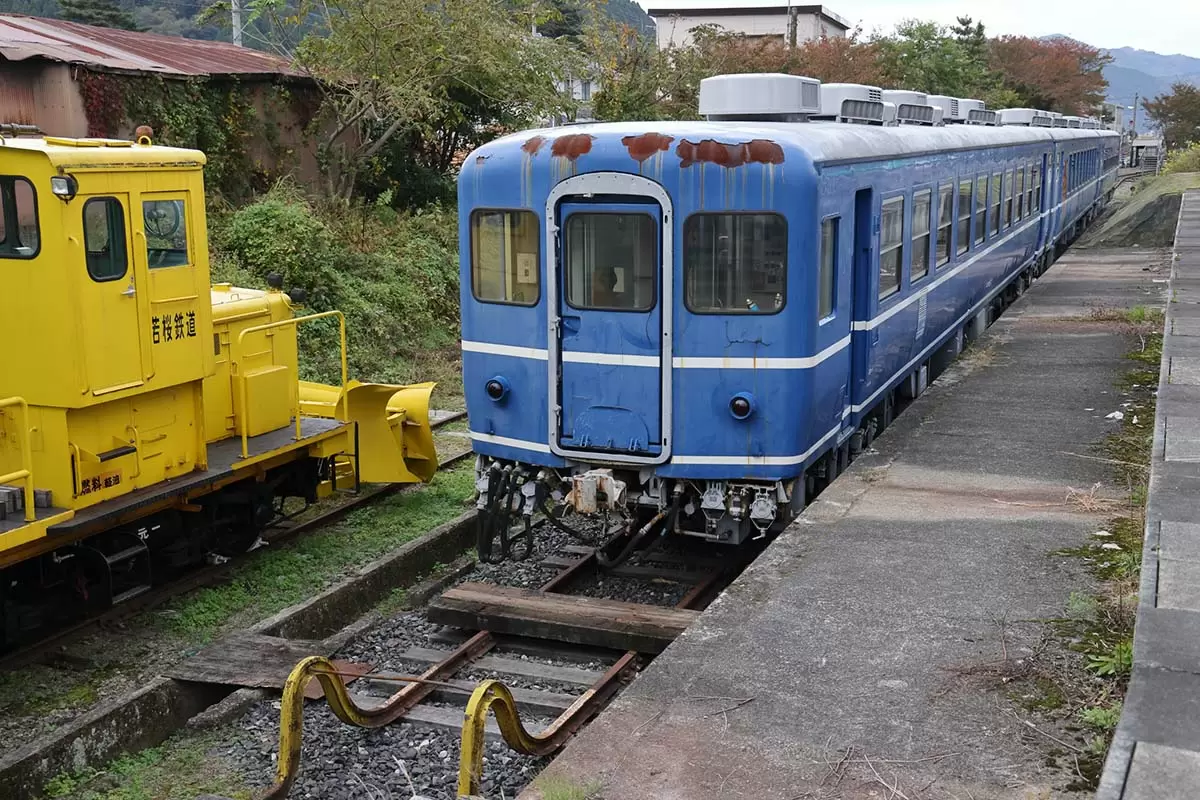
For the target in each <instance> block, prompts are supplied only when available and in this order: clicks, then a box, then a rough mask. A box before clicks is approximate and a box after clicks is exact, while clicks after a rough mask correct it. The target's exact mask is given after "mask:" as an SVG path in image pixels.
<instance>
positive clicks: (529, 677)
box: [257, 545, 753, 800]
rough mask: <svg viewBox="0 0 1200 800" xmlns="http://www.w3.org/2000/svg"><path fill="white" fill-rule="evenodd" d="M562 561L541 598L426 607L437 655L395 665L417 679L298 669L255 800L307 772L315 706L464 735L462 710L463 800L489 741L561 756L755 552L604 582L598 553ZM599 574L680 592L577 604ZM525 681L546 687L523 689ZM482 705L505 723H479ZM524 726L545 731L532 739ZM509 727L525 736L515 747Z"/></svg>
mask: <svg viewBox="0 0 1200 800" xmlns="http://www.w3.org/2000/svg"><path fill="white" fill-rule="evenodd" d="M606 547H607V546H606ZM559 552H560V553H562V552H565V553H566V555H552V556H547V557H545V558H543V559H542V560H541V562H540V566H541V567H544V568H548V569H554V570H556V574H554V576H553V577H552V578H550V579H549V580H548V581H545V582H544V583H542V584H541V585H540V586H539V587H538V588H537V589H519V588H513V587H510V586H503V585H493V584H482V583H464V584H460V585H458V586H456V587H453V588H451V589H449V590H448V591H446V592H444V593H443V594H442V595H441V596H439V597H437V598H435V599H434V600H433V601H431V603H430V604H429V606H428V608H427V610H426V613H427V615H428V618H429V619H430V620H431V621H433V622H435V623H442V624H445V625H447V626H448V627H446V628H444V629H442V631H441V632H439V633H438V634H437V637H436V638H437V641H436V642H431V643H430V644H436V645H438V646H410V647H408V648H406V649H404V650H403V651H402V652H400V653H399V654H398V655H397V657H396V658H397V660H399V661H401V662H403V663H405V664H409V665H413V666H414V667H417V668H418V669H419V668H420V667H424V668H423V669H419V671H417V670H414V671H413V673H412V674H408V673H402V672H398V671H393V670H375V669H370V668H369V667H367V666H366V665H362V664H354V663H353V662H344V661H336V662H335V661H333V660H331V659H327V658H324V657H319V656H314V657H310V658H307V659H305V660H304V661H302V662H301V663H300V664H299V665H297V667H296V668H295V669H294V670H293V672H292V674H291V675H290V676H289V678H288V681H287V683H286V684H285V686H284V693H283V699H282V703H281V709H282V711H281V713H282V718H281V720H280V728H279V729H280V749H279V759H278V768H277V775H276V781H275V783H274V784H272V785H271V786H270V787H268V788H267V789H265V790H263V791H262V792H261V793H260V794H259V795H257V797H258V798H259V800H278V798H283V797H286V796H287V795H288V792H289V791H290V790H291V789H292V788H293V785H294V783H295V781H296V779H297V776H298V775H299V773H300V769H301V739H302V731H303V721H304V708H305V700H306V699H308V700H312V699H316V698H318V697H321V696H322V695H323V696H324V697H325V698H326V700H327V702H328V703H329V705H330V707H331V709H332V710H333V712H334V714H335V715H336V716H337V717H338V718H339V719H341V720H342V721H343V722H345V723H347V724H350V725H356V726H359V727H364V728H381V727H384V726H386V725H389V724H391V723H393V722H397V721H405V722H409V723H415V724H418V725H422V726H427V727H432V728H436V729H442V730H448V731H451V732H454V733H455V734H459V733H461V731H462V729H463V725H464V714H463V710H464V708H467V709H468V714H467V720H468V724H469V727H470V728H471V729H472V730H471V732H470V733H468V734H466V735H465V736H464V738H463V742H464V746H465V747H466V748H467V754H468V755H467V757H466V758H465V759H464V761H463V763H464V765H469V767H467V766H464V770H463V772H462V773H461V774H460V779H459V787H458V791H459V794H460V795H464V794H475V793H478V791H479V788H480V782H481V780H482V778H483V775H482V769H483V752H484V741H485V740H488V739H497V738H500V737H501V736H503V738H504V739H505V740H506V741H507V742H508V744H509V746H510V747H512V748H514V749H515V750H517V752H520V753H524V754H526V755H547V754H549V753H552V752H554V751H556V750H557V749H559V748H560V747H561V746H562V745H563V744H564V743H565V742H566V741H567V740H568V739H569V738H570V737H571V736H572V735H574V733H575V732H577V731H578V730H579V729H580V728H581V727H583V726H584V725H585V724H586V723H587V722H588V721H589V720H590V719H591V718H592V717H593V716H594V715H595V714H596V713H597V712H598V711H600V709H602V708H603V707H604V705H606V704H607V703H608V702H609V701H610V700H611V699H612V697H613V696H615V695H616V693H617V692H619V691H620V689H621V688H622V687H623V686H624V685H625V684H626V683H627V682H628V681H629V680H631V679H632V678H633V676H634V675H635V674H636V673H637V672H638V670H639V669H640V668H641V667H642V666H644V664H645V663H646V662H648V661H649V660H650V659H651V658H653V656H654V654H656V653H657V652H659V651H661V650H662V649H663V648H665V647H666V645H667V644H669V643H670V641H671V640H673V639H674V637H675V636H676V635H678V634H679V633H681V632H682V631H683V630H684V629H685V628H686V627H687V625H688V624H690V622H691V621H692V620H693V619H694V617H695V615H696V613H698V611H699V610H700V609H703V608H704V607H705V606H706V605H707V604H708V603H709V602H711V600H712V599H713V598H714V597H716V595H717V594H718V593H719V592H720V591H721V589H722V588H724V586H725V585H727V584H728V582H729V581H731V580H733V578H734V577H736V575H737V574H738V573H740V571H741V569H742V568H743V567H744V566H745V565H746V564H747V563H749V562H750V561H751V560H753V553H750V554H747V556H746V558H745V559H739V560H737V561H736V562H730V561H728V560H725V561H722V560H720V559H716V558H709V559H694V558H690V557H688V556H686V555H678V554H668V555H655V556H653V557H651V558H649V559H648V561H652V562H653V563H652V564H650V565H647V564H642V565H629V566H622V567H618V568H615V569H613V570H611V571H609V572H605V573H601V572H600V570H599V565H598V561H597V558H596V550H595V548H589V547H583V546H578V545H567V546H565V547H562V548H560V549H559ZM600 574H604V575H606V576H610V577H616V578H621V579H625V580H630V581H645V582H656V583H658V584H663V583H673V584H676V585H677V586H678V588H679V589H680V590H682V593H681V594H680V595H679V598H678V600H677V601H676V602H675V603H674V604H673V605H668V606H663V605H651V604H646V603H634V602H627V601H619V600H610V599H604V598H596V597H589V596H581V595H579V594H577V593H573V589H575V588H577V586H578V584H582V583H586V582H587V581H588V580H589V578H590V577H592V576H596V575H600ZM685 587H686V588H685ZM480 675H486V676H488V678H489V679H490V680H489V681H488V682H487V684H486V685H487V687H488V691H489V692H490V693H491V694H490V696H489V697H488V699H487V700H486V702H485V703H484V706H482V707H481V706H480V704H479V702H478V701H471V698H472V697H473V694H474V695H478V694H479V692H478V690H477V686H478V684H479V682H480V679H479V676H480ZM492 681H496V682H499V683H502V684H505V686H506V687H507V686H512V687H513V688H512V689H511V690H510V689H508V688H497V685H496V683H493V682H492ZM530 683H533V684H534V685H535V686H540V687H543V688H528V686H529V684H530ZM546 687H549V690H547V688H546ZM314 690H316V691H314ZM469 702H470V703H471V704H472V706H473V707H474V708H475V717H474V722H473V723H472V722H471V720H472V714H471V710H470V708H469V707H468V704H469ZM487 707H490V708H491V710H493V711H494V712H495V713H496V715H497V719H498V720H499V725H497V723H496V722H492V721H489V720H487V719H486V716H487V711H488V708H487ZM530 727H532V728H534V729H537V730H539V732H537V733H529V732H528V729H529V728H530ZM515 730H520V731H521V732H522V734H523V735H521V736H516V737H515V738H514V734H513V731H515ZM516 739H520V741H517V740H516Z"/></svg>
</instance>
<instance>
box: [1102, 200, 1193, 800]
mask: <svg viewBox="0 0 1200 800" xmlns="http://www.w3.org/2000/svg"><path fill="white" fill-rule="evenodd" d="M1174 256H1175V257H1174V260H1173V267H1172V270H1171V285H1170V291H1171V302H1170V303H1168V304H1167V319H1166V333H1165V335H1164V337H1163V363H1162V370H1161V374H1160V376H1159V386H1158V409H1157V414H1156V415H1155V421H1154V449H1153V452H1152V455H1151V463H1150V489H1149V492H1148V493H1147V502H1146V542H1145V546H1144V549H1143V553H1142V576H1141V587H1140V591H1139V598H1138V617H1137V625H1136V627H1135V629H1134V641H1133V677H1132V679H1131V680H1130V684H1129V693H1128V695H1127V696H1126V698H1125V706H1124V709H1123V711H1122V714H1121V723H1120V725H1119V726H1118V727H1117V734H1116V737H1115V738H1114V741H1113V746H1112V748H1111V749H1110V750H1109V754H1108V760H1107V762H1106V763H1105V765H1104V774H1103V776H1102V779H1101V785H1100V791H1099V792H1097V794H1096V797H1097V800H1117V798H1124V800H1194V799H1195V798H1197V797H1200V192H1188V193H1186V194H1185V195H1184V198H1183V204H1182V207H1181V208H1180V213H1179V224H1178V228H1177V230H1176V236H1175V252H1174Z"/></svg>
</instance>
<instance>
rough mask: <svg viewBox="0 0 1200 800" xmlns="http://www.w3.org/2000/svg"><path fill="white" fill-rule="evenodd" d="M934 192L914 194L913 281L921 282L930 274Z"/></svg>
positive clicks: (929, 190)
mask: <svg viewBox="0 0 1200 800" xmlns="http://www.w3.org/2000/svg"><path fill="white" fill-rule="evenodd" d="M932 203H933V191H932V190H931V189H923V190H922V191H919V192H913V212H912V259H911V262H912V279H913V280H914V281H919V280H920V279H921V278H923V277H925V276H926V275H928V274H929V237H930V232H929V215H930V213H931V212H932V210H933V209H932V208H931V205H932Z"/></svg>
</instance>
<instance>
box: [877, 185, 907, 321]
mask: <svg viewBox="0 0 1200 800" xmlns="http://www.w3.org/2000/svg"><path fill="white" fill-rule="evenodd" d="M903 256H904V198H903V197H893V198H891V199H889V200H884V201H883V209H882V211H881V213H880V224H879V297H880V298H884V297H887V296H888V295H890V294H895V293H896V292H898V291H900V269H901V267H902V266H903V264H904V258H903Z"/></svg>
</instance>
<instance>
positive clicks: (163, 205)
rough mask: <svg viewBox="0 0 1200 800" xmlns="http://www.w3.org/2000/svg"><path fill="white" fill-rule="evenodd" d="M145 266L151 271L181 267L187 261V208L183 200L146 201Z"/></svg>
mask: <svg viewBox="0 0 1200 800" xmlns="http://www.w3.org/2000/svg"><path fill="white" fill-rule="evenodd" d="M142 225H143V227H144V228H145V230H146V262H147V264H148V265H149V266H150V269H162V268H163V267H182V266H184V265H186V264H188V263H190V262H189V260H188V241H187V206H186V205H185V204H184V201H183V200H145V201H143V202H142Z"/></svg>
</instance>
